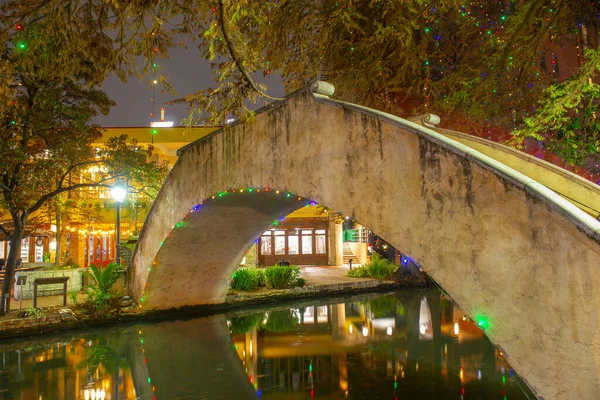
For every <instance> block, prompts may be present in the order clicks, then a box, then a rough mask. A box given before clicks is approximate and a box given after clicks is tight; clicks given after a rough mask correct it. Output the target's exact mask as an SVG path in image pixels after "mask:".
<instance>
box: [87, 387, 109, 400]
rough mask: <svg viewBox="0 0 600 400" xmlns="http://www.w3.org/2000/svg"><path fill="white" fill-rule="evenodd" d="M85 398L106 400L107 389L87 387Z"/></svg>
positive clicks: (88, 399)
mask: <svg viewBox="0 0 600 400" xmlns="http://www.w3.org/2000/svg"><path fill="white" fill-rule="evenodd" d="M83 397H84V398H85V400H104V399H105V398H106V390H104V389H85V390H84V391H83Z"/></svg>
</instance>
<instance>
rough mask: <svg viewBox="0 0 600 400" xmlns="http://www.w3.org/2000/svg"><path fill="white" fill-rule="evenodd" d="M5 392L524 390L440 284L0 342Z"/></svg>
mask: <svg viewBox="0 0 600 400" xmlns="http://www.w3.org/2000/svg"><path fill="white" fill-rule="evenodd" d="M0 353H1V359H0V362H1V367H2V370H1V372H0V400H3V399H31V400H45V399H61V400H62V399H85V400H87V399H94V400H98V399H111V400H113V399H234V400H241V399H257V398H261V399H368V400H370V399H500V400H505V399H511V400H514V399H527V398H533V396H531V394H530V392H529V391H527V389H526V388H525V387H524V385H523V383H522V381H521V380H520V379H519V378H518V377H517V376H516V374H515V373H514V372H513V371H512V370H511V367H510V366H509V365H508V364H507V363H506V362H505V360H504V359H503V357H502V354H501V353H500V352H499V351H498V350H497V349H495V348H494V346H492V344H491V343H490V342H489V340H488V339H487V338H486V337H485V335H484V334H483V332H482V331H481V330H480V329H479V327H478V326H477V325H475V324H474V323H472V322H470V321H469V319H468V318H466V317H465V316H464V315H463V313H462V312H461V311H460V309H458V308H457V307H455V306H454V305H453V304H452V302H451V301H450V300H448V299H445V298H444V296H443V295H442V294H441V293H440V292H439V291H438V290H437V289H427V290H403V291H399V292H396V293H393V294H385V295H381V294H377V295H361V296H353V297H345V298H329V299H327V298H325V299H318V300H309V301H297V302H294V303H288V304H284V303H278V304H277V305H274V306H269V307H265V308H253V309H246V310H244V311H236V312H232V313H229V314H226V315H223V314H219V315H212V316H207V317H206V316H205V317H189V316H188V317H186V318H180V319H177V320H175V319H171V320H161V321H153V322H145V323H137V324H129V325H126V324H125V325H118V326H112V327H109V328H102V329H89V330H84V331H71V332H66V333H60V334H58V333H57V334H53V335H45V336H38V337H33V338H20V339H15V340H9V341H2V342H0Z"/></svg>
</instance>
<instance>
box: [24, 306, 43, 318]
mask: <svg viewBox="0 0 600 400" xmlns="http://www.w3.org/2000/svg"><path fill="white" fill-rule="evenodd" d="M24 312H25V315H26V316H28V317H40V316H42V315H43V314H44V311H43V310H42V309H41V308H33V307H27V308H26V309H25V310H24Z"/></svg>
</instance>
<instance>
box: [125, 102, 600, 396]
mask: <svg viewBox="0 0 600 400" xmlns="http://www.w3.org/2000/svg"><path fill="white" fill-rule="evenodd" d="M232 188H255V189H256V188H261V189H265V188H278V189H281V190H286V191H289V192H291V193H295V194H296V195H297V196H300V197H301V198H303V199H311V200H314V201H316V202H318V203H320V204H325V205H327V206H328V207H330V208H331V209H333V210H339V211H342V212H343V213H344V214H345V215H350V216H352V217H353V218H355V219H356V220H357V221H359V222H360V223H361V224H362V225H364V226H367V227H369V228H370V229H371V230H373V231H374V232H375V233H377V234H378V235H379V236H381V237H382V238H383V239H384V240H385V241H386V242H388V243H390V244H391V245H392V246H394V247H396V248H398V249H399V250H400V251H402V252H403V253H404V254H407V255H409V256H410V257H411V258H413V259H414V260H415V261H416V262H417V263H419V264H420V265H421V266H422V267H423V268H424V269H425V270H426V271H427V273H428V274H429V275H430V276H431V277H432V278H433V279H434V280H435V281H436V282H437V283H438V284H440V285H441V286H442V287H443V288H444V290H445V291H447V292H448V293H449V294H450V296H451V297H452V298H453V299H454V300H456V302H457V303H458V304H459V305H460V306H461V307H462V308H463V309H464V310H465V312H466V313H467V314H468V315H470V316H471V317H473V318H475V317H476V316H484V317H485V318H486V320H487V321H488V327H487V329H486V334H487V335H488V336H489V337H490V339H491V340H492V342H493V343H495V344H496V345H498V346H499V347H501V348H502V349H503V351H504V352H505V354H506V355H507V357H508V359H509V362H510V363H511V364H512V365H513V366H514V367H515V369H516V370H517V372H518V373H519V374H520V375H521V376H522V377H524V379H525V380H527V382H528V383H529V384H530V385H531V386H532V387H533V388H534V390H536V391H537V392H538V394H539V395H540V396H543V397H545V398H564V399H567V398H569V399H571V398H580V399H593V398H594V399H595V398H596V395H597V393H600V381H599V378H598V377H599V370H598V368H599V366H600V335H599V332H600V329H599V318H598V310H600V245H599V239H598V238H599V237H600V235H599V234H600V224H599V223H598V222H597V221H594V220H593V219H592V218H591V217H589V216H587V215H585V214H584V213H582V212H581V211H579V210H576V209H574V207H572V206H570V205H569V204H566V203H565V202H564V201H563V200H561V199H560V198H558V196H556V195H554V194H553V193H552V192H550V191H548V190H547V189H545V188H544V187H541V185H539V184H538V183H536V182H534V181H532V180H531V179H528V178H526V177H524V176H522V175H520V174H518V173H516V172H514V171H512V170H510V169H508V168H506V167H504V166H503V165H500V164H498V163H497V162H494V161H492V160H489V159H488V158H486V157H485V156H483V155H481V154H480V153H477V152H476V151H473V150H472V149H469V148H467V147H465V146H462V145H460V144H458V143H456V142H453V141H451V140H449V139H446V138H444V137H442V136H441V135H438V134H436V133H435V132H432V131H430V130H428V129H426V128H422V127H419V126H417V125H415V124H411V123H409V122H407V121H404V120H401V119H399V118H395V117H393V116H390V115H387V114H382V113H379V112H377V111H374V110H365V109H362V108H361V107H358V106H355V105H348V104H342V103H339V102H335V101H333V100H329V99H327V98H322V97H318V96H316V95H313V94H311V93H308V92H299V93H296V94H295V95H293V96H291V97H290V98H288V99H287V100H286V101H285V102H281V103H277V104H275V105H273V106H270V107H268V108H267V109H266V110H264V111H263V112H262V113H260V114H258V115H257V117H256V120H255V121H254V122H253V123H252V124H250V125H241V124H240V125H233V126H228V127H227V128H226V129H223V130H222V131H220V132H218V133H217V134H214V135H212V136H210V137H207V138H204V139H202V140H200V141H197V142H194V143H192V144H191V145H189V146H187V147H186V148H184V149H182V151H181V152H180V158H179V160H178V162H177V164H176V165H175V167H174V168H173V170H172V171H171V174H170V176H169V178H168V180H167V182H166V183H165V185H164V187H163V189H162V191H161V193H160V194H159V197H158V199H157V201H156V202H155V204H154V207H153V209H152V211H151V213H150V216H149V217H148V219H147V220H146V224H145V226H144V229H143V231H142V235H141V237H140V241H139V243H138V247H137V248H136V252H135V254H134V259H133V268H134V271H133V293H134V296H136V298H137V299H141V298H142V297H144V302H143V307H144V308H168V307H179V306H186V305H194V304H206V303H215V302H222V301H224V298H225V294H226V291H227V284H228V281H229V278H230V276H231V272H232V271H233V269H234V268H235V267H236V266H237V264H238V263H239V261H240V260H241V258H242V256H243V253H244V252H245V251H246V249H247V248H248V246H250V244H251V243H252V242H253V240H255V239H257V238H258V236H259V235H260V234H261V233H262V232H263V231H264V229H265V228H267V227H268V226H269V225H270V224H271V223H273V221H275V220H276V219H277V217H279V216H281V215H284V214H285V213H286V212H289V211H292V210H293V209H294V207H296V205H297V204H292V203H293V202H294V198H293V197H290V199H291V200H290V203H289V206H290V208H289V209H288V208H286V203H285V201H286V200H283V202H282V199H278V200H277V201H274V202H270V201H269V200H268V196H265V197H261V196H260V195H257V193H253V195H252V196H254V195H257V196H256V197H254V198H253V197H252V196H250V194H249V193H248V196H246V195H245V194H244V195H241V194H236V196H237V197H235V198H234V196H233V194H232V195H231V197H227V196H225V198H223V199H221V200H224V201H223V202H220V201H217V200H218V199H215V201H214V204H213V205H211V206H208V207H207V208H206V209H204V210H203V211H202V212H200V210H198V212H193V213H191V214H189V215H188V216H187V218H185V219H184V216H185V215H186V214H187V213H188V212H189V210H190V209H193V208H194V207H195V206H196V205H197V204H198V203H199V202H200V201H203V200H204V199H211V201H212V196H215V195H217V196H218V193H221V192H223V191H225V190H231V189H232ZM242 196H246V197H242ZM286 198H287V197H286ZM242 200H243V201H242ZM296 202H297V200H296ZM208 203H210V201H209V202H208ZM208 203H207V205H208ZM181 220H183V226H180V227H179V228H177V227H175V228H174V226H175V225H176V224H177V223H178V222H180V221H181ZM169 235H170V236H169ZM163 241H164V244H163ZM161 246H162V247H161ZM153 263H155V264H154V265H153ZM150 268H151V270H150ZM146 282H148V286H147V289H146V286H145V285H146Z"/></svg>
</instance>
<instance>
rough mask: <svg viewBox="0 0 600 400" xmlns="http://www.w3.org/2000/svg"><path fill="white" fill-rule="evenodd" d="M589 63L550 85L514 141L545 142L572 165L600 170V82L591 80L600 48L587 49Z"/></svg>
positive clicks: (599, 65) (598, 65) (599, 62)
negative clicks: (599, 166) (539, 104)
mask: <svg viewBox="0 0 600 400" xmlns="http://www.w3.org/2000/svg"><path fill="white" fill-rule="evenodd" d="M585 55H586V58H587V63H586V64H585V65H584V66H583V68H581V70H580V71H579V73H578V74H577V75H574V76H573V77H571V78H569V79H568V80H566V81H565V82H562V83H557V84H554V85H552V86H550V87H549V88H548V89H546V90H545V91H544V98H543V100H542V102H541V106H540V107H539V108H538V110H537V112H536V114H535V115H534V116H532V117H529V118H526V119H525V121H524V122H525V123H524V126H523V127H522V128H521V129H519V130H516V131H515V132H513V135H514V137H515V139H514V141H513V144H516V145H517V146H521V145H522V144H523V140H524V139H525V138H528V137H531V138H534V139H536V140H540V141H543V142H544V145H545V146H546V148H547V149H548V150H550V151H552V152H553V153H555V154H556V155H558V156H560V157H561V158H563V159H564V160H566V161H567V162H568V163H570V164H575V165H584V164H585V163H586V161H587V162H589V164H590V165H592V168H590V170H592V171H594V172H600V168H598V167H597V166H596V165H597V164H598V162H599V161H600V155H599V149H600V85H598V84H595V83H593V82H592V81H591V77H593V76H596V75H597V74H598V72H599V71H600V49H595V50H590V49H586V52H585Z"/></svg>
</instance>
